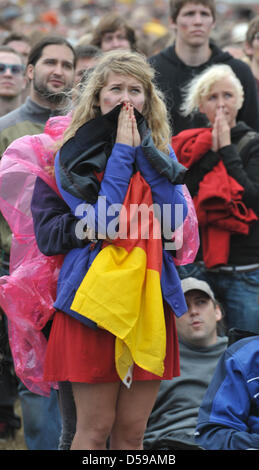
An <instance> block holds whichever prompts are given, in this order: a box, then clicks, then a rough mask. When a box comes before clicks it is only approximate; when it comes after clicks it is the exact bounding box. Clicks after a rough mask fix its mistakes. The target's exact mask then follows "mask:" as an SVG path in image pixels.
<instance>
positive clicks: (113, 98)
mask: <svg viewBox="0 0 259 470" xmlns="http://www.w3.org/2000/svg"><path fill="white" fill-rule="evenodd" d="M124 102H127V103H131V104H132V105H133V106H134V108H136V109H137V110H138V111H139V112H140V113H141V112H142V110H143V107H144V103H145V92H144V87H143V85H142V83H141V82H140V81H139V80H137V79H136V78H134V77H133V76H132V75H122V74H119V73H114V72H109V74H108V80H107V83H106V85H105V86H104V87H103V88H102V89H101V91H100V95H99V106H100V108H101V112H102V114H107V113H109V111H111V110H112V109H113V108H115V106H117V105H119V104H121V103H124Z"/></svg>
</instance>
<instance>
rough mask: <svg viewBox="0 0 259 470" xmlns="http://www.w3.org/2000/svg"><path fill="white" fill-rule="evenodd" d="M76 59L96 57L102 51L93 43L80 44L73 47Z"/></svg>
mask: <svg viewBox="0 0 259 470" xmlns="http://www.w3.org/2000/svg"><path fill="white" fill-rule="evenodd" d="M75 53H76V60H78V59H81V58H84V57H97V56H99V55H101V53H102V51H101V49H99V47H97V46H94V45H93V44H85V45H84V44H80V45H79V46H76V47H75Z"/></svg>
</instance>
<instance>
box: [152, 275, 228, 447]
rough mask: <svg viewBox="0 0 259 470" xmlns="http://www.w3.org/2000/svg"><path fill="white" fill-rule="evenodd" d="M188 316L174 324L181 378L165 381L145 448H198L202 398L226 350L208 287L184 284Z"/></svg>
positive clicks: (189, 280) (190, 281) (197, 282)
mask: <svg viewBox="0 0 259 470" xmlns="http://www.w3.org/2000/svg"><path fill="white" fill-rule="evenodd" d="M182 289H183V292H184V295H185V299H186V303H187V307H188V311H187V312H186V313H185V314H184V315H183V316H182V317H180V318H177V319H176V328H177V333H178V338H179V347H180V369H181V374H180V377H174V378H173V379H172V380H166V381H163V382H162V383H161V385H160V389H159V393H158V397H157V399H156V403H155V406H154V408H153V410H152V413H151V415H150V417H149V420H148V424H147V429H146V432H145V437H144V448H145V449H166V450H188V449H189V450H192V449H197V448H198V446H197V444H196V443H195V439H194V432H195V428H196V425H197V418H198V412H199V408H200V404H201V402H202V399H203V396H204V394H205V392H206V390H207V387H208V385H209V383H210V380H211V377H212V375H213V373H214V370H215V367H216V365H217V362H218V360H219V358H220V356H221V354H222V353H223V352H224V350H225V348H226V346H227V341H228V340H227V337H226V336H218V334H222V331H220V328H219V324H220V322H221V319H222V312H221V308H220V306H219V304H218V303H217V301H216V299H215V297H214V293H213V292H212V290H211V288H210V286H209V285H208V284H207V283H206V282H204V281H200V280H198V279H195V278H191V277H189V278H186V279H183V280H182Z"/></svg>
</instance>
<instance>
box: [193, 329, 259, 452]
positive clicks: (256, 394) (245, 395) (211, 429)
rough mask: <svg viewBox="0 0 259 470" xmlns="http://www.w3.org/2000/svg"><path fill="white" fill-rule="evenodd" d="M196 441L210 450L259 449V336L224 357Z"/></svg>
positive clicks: (203, 407)
mask: <svg viewBox="0 0 259 470" xmlns="http://www.w3.org/2000/svg"><path fill="white" fill-rule="evenodd" d="M196 443H197V444H198V445H199V446H201V447H203V448H204V449H207V450H245V449H258V450H259V336H253V337H249V338H244V339H241V340H239V341H237V342H236V343H234V344H233V345H231V346H230V347H229V348H228V349H227V350H226V351H225V353H224V354H223V356H222V357H221V359H220V361H219V363H218V365H217V368H216V370H215V374H214V376H213V379H212V381H211V383H210V385H209V388H208V390H207V393H206V394H205V397H204V399H203V402H202V404H201V407H200V411H199V417H198V425H197V429H196Z"/></svg>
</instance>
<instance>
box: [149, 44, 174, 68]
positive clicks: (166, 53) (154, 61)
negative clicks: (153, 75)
mask: <svg viewBox="0 0 259 470" xmlns="http://www.w3.org/2000/svg"><path fill="white" fill-rule="evenodd" d="M173 56H174V48H173V45H171V46H168V47H166V48H165V49H162V50H161V51H160V52H158V53H157V54H155V55H153V56H151V57H149V59H148V61H149V62H150V64H151V65H153V66H155V65H158V64H160V63H161V62H164V61H168V60H172V58H173Z"/></svg>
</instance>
